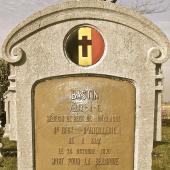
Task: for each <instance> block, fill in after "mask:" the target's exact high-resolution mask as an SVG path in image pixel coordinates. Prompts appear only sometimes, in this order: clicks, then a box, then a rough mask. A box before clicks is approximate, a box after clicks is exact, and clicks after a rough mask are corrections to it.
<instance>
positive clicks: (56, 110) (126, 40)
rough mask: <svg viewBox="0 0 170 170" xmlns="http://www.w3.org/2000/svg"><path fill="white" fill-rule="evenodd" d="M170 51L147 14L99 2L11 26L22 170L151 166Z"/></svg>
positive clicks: (142, 169) (88, 0) (71, 5)
mask: <svg viewBox="0 0 170 170" xmlns="http://www.w3.org/2000/svg"><path fill="white" fill-rule="evenodd" d="M169 47H170V45H169V41H168V39H167V38H166V37H165V35H164V34H163V33H162V32H161V31H160V30H159V29H158V28H157V27H156V26H155V25H154V24H153V23H151V22H150V21H148V20H147V19H146V18H144V17H142V16H141V15H139V14H137V13H135V12H133V11H131V10H128V9H125V8H122V7H119V6H118V5H115V4H113V3H110V2H104V1H98V0H81V1H68V2H65V3H62V4H60V5H56V6H51V7H49V8H47V9H45V10H43V11H41V12H38V13H37V14H34V15H33V16H32V17H30V18H28V19H26V20H25V21H24V22H23V23H21V24H20V25H19V26H17V27H16V28H15V29H14V30H13V31H12V33H11V34H10V35H9V36H8V38H7V39H6V41H5V42H4V45H3V48H2V53H3V58H4V59H5V60H6V61H8V62H9V63H10V69H11V75H10V87H9V92H10V93H9V94H8V93H7V94H6V96H7V99H6V101H8V102H7V103H6V104H7V106H6V114H7V115H9V116H8V118H9V117H10V120H12V121H15V120H16V122H15V123H14V128H12V125H11V124H12V123H13V122H11V121H9V120H8V127H9V136H10V138H12V133H13V131H14V129H15V130H16V129H17V131H16V132H17V133H16V134H15V133H14V135H13V139H16V140H17V143H18V145H17V146H18V154H17V155H18V170H23V169H24V170H34V169H36V170H47V169H48V170H59V169H63V170H70V169H71V170H73V169H75V170H78V169H82V170H88V169H97V170H103V169H108V170H112V169H116V170H124V169H126V170H132V169H134V170H151V165H152V157H151V153H152V149H153V141H154V140H157V141H160V140H161V121H160V120H161V119H160V118H161V115H160V114H161V113H160V112H161V107H160V105H161V93H162V90H163V85H162V78H163V75H162V69H161V65H162V63H164V62H165V61H166V60H167V59H168V55H169V54H170V52H169V51H170V48H169ZM9 101H10V102H9ZM11 102H13V103H14V104H12V106H15V105H16V107H13V108H12V106H11V105H8V103H11ZM7 108H10V109H7ZM9 110H12V111H10V112H9Z"/></svg>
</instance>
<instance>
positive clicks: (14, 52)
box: [2, 0, 170, 63]
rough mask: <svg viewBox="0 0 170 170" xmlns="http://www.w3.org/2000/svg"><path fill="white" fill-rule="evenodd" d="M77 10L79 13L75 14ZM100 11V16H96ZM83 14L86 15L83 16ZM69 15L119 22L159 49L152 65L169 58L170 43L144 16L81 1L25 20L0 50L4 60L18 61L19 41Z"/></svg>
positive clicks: (63, 5) (101, 2)
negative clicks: (142, 35) (146, 38)
mask: <svg viewBox="0 0 170 170" xmlns="http://www.w3.org/2000/svg"><path fill="white" fill-rule="evenodd" d="M80 9H81V11H82V12H81V13H79V15H77V12H78V10H80ZM101 11H102V13H103V15H102V16H100V15H99V14H100V13H101ZM63 13H64V15H63ZM84 13H86V17H84ZM107 14H109V15H107ZM70 15H71V16H72V19H71V20H83V19H84V20H86V19H87V18H88V19H89V20H92V19H94V18H95V20H100V21H109V22H113V23H119V24H121V25H125V26H127V27H129V28H131V29H133V30H136V31H138V32H140V33H141V34H144V35H145V36H147V37H148V38H150V39H151V40H153V41H155V42H156V43H157V44H158V46H160V47H162V48H161V49H159V50H160V53H161V54H162V55H161V57H160V58H159V59H155V58H157V57H155V58H154V59H153V58H152V57H153V53H154V52H153V51H152V52H151V56H150V53H149V54H148V55H149V56H148V57H151V58H152V61H153V62H154V63H163V62H165V61H166V60H167V59H168V57H169V56H170V44H169V41H168V39H167V37H166V36H165V35H164V33H162V32H161V30H160V29H159V28H158V27H157V26H155V25H154V24H153V23H152V22H150V21H149V20H147V19H146V18H145V17H143V16H141V15H139V14H138V13H136V12H134V11H132V10H129V9H127V8H124V7H120V6H118V5H116V4H114V3H112V4H110V3H108V2H106V1H99V0H93V1H91V0H90V1H88V0H81V1H68V2H65V3H62V4H57V5H55V6H51V7H48V8H46V9H45V10H42V11H40V12H38V13H36V14H34V15H33V16H31V17H29V18H27V19H26V20H25V21H23V22H22V23H21V24H20V25H18V26H17V27H16V28H15V29H14V30H13V31H12V32H11V33H10V34H9V36H8V37H7V39H6V41H5V42H4V44H3V47H2V55H3V58H4V59H5V60H6V61H8V62H10V63H16V62H19V61H20V60H21V58H22V57H23V56H24V55H25V53H24V51H23V49H22V48H20V47H18V46H17V45H18V44H19V42H21V41H23V40H24V39H26V38H27V37H30V36H31V35H33V34H35V33H37V32H38V31H41V30H43V29H45V28H47V27H50V26H52V25H55V24H57V23H59V22H65V21H67V20H70ZM136 28H138V29H136ZM154 51H155V50H154Z"/></svg>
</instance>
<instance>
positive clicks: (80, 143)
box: [34, 76, 135, 170]
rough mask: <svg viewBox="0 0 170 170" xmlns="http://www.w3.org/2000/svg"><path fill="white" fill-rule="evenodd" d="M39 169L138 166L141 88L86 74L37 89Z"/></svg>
mask: <svg viewBox="0 0 170 170" xmlns="http://www.w3.org/2000/svg"><path fill="white" fill-rule="evenodd" d="M34 119H35V122H34V123H35V168H36V170H61V169H62V170H95V169H96V170H125V169H126V170H133V162H134V160H133V159H134V138H135V137H134V132H135V128H134V126H135V87H134V86H133V85H132V84H131V83H130V82H128V81H125V80H124V81H123V80H119V79H113V78H110V77H109V78H108V77H97V76H96V77H95V76H93V77H92V76H90V77H88V76H82V77H63V78H55V79H51V80H45V81H42V82H40V83H38V84H37V85H36V86H35V89H34Z"/></svg>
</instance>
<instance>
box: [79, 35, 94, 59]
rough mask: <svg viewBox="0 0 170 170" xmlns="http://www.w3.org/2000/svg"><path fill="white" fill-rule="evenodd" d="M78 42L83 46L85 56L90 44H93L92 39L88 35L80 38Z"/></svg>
mask: <svg viewBox="0 0 170 170" xmlns="http://www.w3.org/2000/svg"><path fill="white" fill-rule="evenodd" d="M78 44H79V45H81V46H82V48H83V57H88V56H87V47H88V45H92V40H88V39H87V36H82V40H78Z"/></svg>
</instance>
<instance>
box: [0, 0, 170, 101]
mask: <svg viewBox="0 0 170 170" xmlns="http://www.w3.org/2000/svg"><path fill="white" fill-rule="evenodd" d="M143 1H146V0H143ZM147 1H148V2H150V3H151V2H152V1H153V0H147ZM156 1H160V0H154V2H156ZM61 2H63V0H0V47H1V45H2V43H3V41H4V39H5V37H6V36H7V35H8V33H9V32H10V31H11V30H12V29H13V28H14V27H15V26H16V25H18V24H19V23H20V22H21V21H22V20H24V19H25V18H26V17H28V16H30V15H32V14H33V13H35V12H37V11H38V10H42V9H43V8H45V7H47V6H50V5H53V4H56V3H61ZM136 2H142V1H141V0H119V1H118V3H119V4H121V5H124V6H127V7H129V8H131V7H133V6H135V5H136V4H135V3H136ZM152 7H153V8H155V7H156V8H157V7H161V8H162V9H164V8H165V7H167V9H166V11H164V12H162V13H156V14H149V15H148V14H147V15H145V17H147V18H148V19H150V20H151V21H152V22H153V23H155V24H156V25H157V26H158V27H159V28H161V30H162V31H163V32H164V33H165V34H166V35H167V37H168V38H169V40H170V1H169V0H164V3H161V4H158V5H157V4H156V5H155V6H152ZM168 7H169V8H168ZM163 72H164V95H163V100H164V102H168V101H170V60H169V61H168V62H167V63H166V64H164V65H163Z"/></svg>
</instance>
